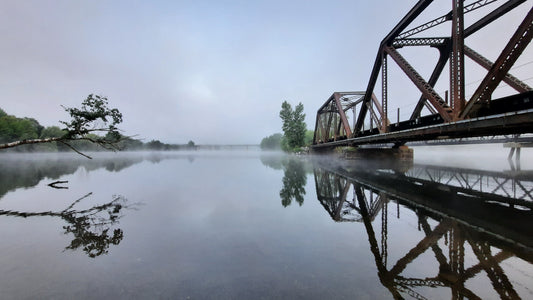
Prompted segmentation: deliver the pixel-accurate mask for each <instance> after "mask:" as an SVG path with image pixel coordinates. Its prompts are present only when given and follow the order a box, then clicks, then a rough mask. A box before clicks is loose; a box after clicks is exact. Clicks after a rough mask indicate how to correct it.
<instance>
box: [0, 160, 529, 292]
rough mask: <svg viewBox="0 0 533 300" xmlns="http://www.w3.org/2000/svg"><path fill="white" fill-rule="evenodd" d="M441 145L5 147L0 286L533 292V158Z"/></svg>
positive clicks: (0, 163)
mask: <svg viewBox="0 0 533 300" xmlns="http://www.w3.org/2000/svg"><path fill="white" fill-rule="evenodd" d="M415 151H416V150H415ZM459 152H460V151H459ZM437 153H438V152H434V153H432V154H428V153H427V152H426V155H425V156H424V155H420V156H419V157H420V158H419V159H417V161H415V164H414V165H406V164H392V165H390V164H385V163H383V162H380V163H377V162H357V163H355V162H351V163H341V162H339V161H334V160H322V159H311V158H297V157H296V158H290V157H287V156H284V155H281V154H275V153H260V152H252V151H250V152H215V151H213V152H205V153H197V152H177V153H159V154H157V153H120V154H96V155H95V158H94V159H93V160H88V159H85V158H83V157H80V156H76V155H75V154H59V155H58V154H45V155H39V156H36V155H23V154H2V155H0V237H2V243H1V244H0V293H1V298H2V299H27V298H39V299H73V298H76V299H85V298H87V299H105V298H107V299H110V298H112V299H124V298H163V299H206V298H208V299H261V298H265V299H276V298H283V299H392V298H428V299H462V298H482V299H494V298H495V299H497V298H511V299H515V298H516V299H519V298H522V299H531V298H533V285H532V283H533V265H532V262H533V254H532V253H533V250H532V249H533V241H532V240H533V239H532V237H533V226H532V225H533V214H532V212H531V209H532V208H533V201H532V194H533V172H528V171H527V169H528V168H529V169H533V167H532V166H530V165H528V162H527V161H526V162H523V163H522V165H521V166H516V165H510V164H509V163H508V162H507V161H506V160H505V155H503V157H499V158H498V159H494V158H492V159H487V157H482V159H471V158H466V159H463V160H461V159H455V160H454V159H449V158H448V159H445V158H443V156H442V155H441V154H437ZM455 153H457V151H456V152H455ZM487 155H488V158H490V157H491V156H490V154H487ZM437 157H438V158H440V159H436V158H437ZM523 157H524V154H523ZM478 158H479V155H478ZM526 160H527V159H526ZM483 161H484V163H483ZM57 181H60V182H59V183H56V184H55V185H54V186H53V187H51V186H49V185H48V184H51V183H53V182H57ZM54 187H55V188H54Z"/></svg>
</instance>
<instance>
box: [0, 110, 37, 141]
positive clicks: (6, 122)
mask: <svg viewBox="0 0 533 300" xmlns="http://www.w3.org/2000/svg"><path fill="white" fill-rule="evenodd" d="M36 122H37V121H35V120H34V119H28V118H17V117H15V116H10V115H7V114H6V115H5V116H3V117H0V142H1V143H9V142H12V141H15V140H17V139H23V140H24V139H35V138H37V137H38V136H39V129H40V128H42V126H40V125H38V124H39V123H36Z"/></svg>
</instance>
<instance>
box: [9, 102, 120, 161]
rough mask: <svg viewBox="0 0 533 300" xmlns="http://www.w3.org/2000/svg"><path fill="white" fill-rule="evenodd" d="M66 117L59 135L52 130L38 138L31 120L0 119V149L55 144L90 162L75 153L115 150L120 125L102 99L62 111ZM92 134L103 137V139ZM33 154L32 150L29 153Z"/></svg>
mask: <svg viewBox="0 0 533 300" xmlns="http://www.w3.org/2000/svg"><path fill="white" fill-rule="evenodd" d="M63 108H64V109H65V111H67V112H68V113H69V114H70V117H71V120H70V121H69V122H65V121H60V122H61V123H62V124H63V125H65V128H64V129H62V130H63V131H62V132H59V131H58V130H57V129H56V128H53V129H49V130H48V131H47V132H45V135H54V136H50V137H42V136H43V135H42V131H43V130H44V129H43V128H44V127H43V126H41V125H40V124H39V122H37V120H35V119H32V118H24V119H19V118H16V117H14V116H9V115H7V114H5V112H4V114H3V116H2V117H0V143H3V144H0V149H5V148H13V147H17V146H21V145H35V144H42V143H50V142H59V143H61V144H63V145H65V146H66V147H68V148H70V149H72V150H74V151H76V152H77V153H79V154H81V155H83V156H86V157H88V158H90V157H89V156H87V155H85V154H83V153H81V152H80V151H79V150H77V148H78V147H83V148H84V149H85V150H96V148H95V147H94V145H92V144H91V143H94V144H96V145H99V146H101V147H103V148H106V149H111V150H116V149H118V148H117V143H118V141H119V140H120V137H121V135H120V133H119V132H118V128H117V125H118V124H120V123H121V122H122V114H121V113H120V112H119V111H118V109H116V108H109V107H108V101H107V98H106V97H102V96H98V95H93V94H90V95H89V96H87V98H86V99H85V100H84V101H83V102H82V105H81V108H80V109H78V108H69V107H64V106H63ZM96 133H106V134H105V135H104V136H100V135H97V134H96ZM31 150H34V149H31Z"/></svg>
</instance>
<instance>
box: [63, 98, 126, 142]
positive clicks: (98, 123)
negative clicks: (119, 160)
mask: <svg viewBox="0 0 533 300" xmlns="http://www.w3.org/2000/svg"><path fill="white" fill-rule="evenodd" d="M107 105H108V101H107V98H106V97H102V96H99V95H94V94H90V95H89V96H87V98H86V99H85V100H83V102H82V103H81V109H78V108H72V107H63V108H64V109H65V111H66V112H68V113H69V114H70V117H71V118H72V119H71V120H70V122H65V121H60V123H62V124H64V125H65V126H66V127H65V128H64V130H66V131H67V134H66V137H67V138H70V139H76V138H84V137H86V135H87V134H89V133H92V132H106V133H107V135H106V137H109V136H111V137H115V136H117V135H120V133H119V132H118V128H117V125H118V124H120V123H122V114H121V113H120V112H119V111H118V109H116V108H111V109H110V108H109V107H108V106H107ZM97 141H105V142H109V141H112V142H114V141H116V140H115V139H114V138H113V139H111V140H110V139H107V138H102V139H99V140H97ZM104 144H105V143H104Z"/></svg>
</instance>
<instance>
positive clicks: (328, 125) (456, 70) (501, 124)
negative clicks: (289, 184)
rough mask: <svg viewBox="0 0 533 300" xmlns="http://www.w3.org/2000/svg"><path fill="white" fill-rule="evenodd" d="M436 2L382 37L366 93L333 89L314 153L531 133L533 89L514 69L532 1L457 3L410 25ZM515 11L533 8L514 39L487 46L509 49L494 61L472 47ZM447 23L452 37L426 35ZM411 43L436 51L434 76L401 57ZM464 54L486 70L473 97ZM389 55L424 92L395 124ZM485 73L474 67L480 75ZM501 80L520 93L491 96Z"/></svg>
mask: <svg viewBox="0 0 533 300" xmlns="http://www.w3.org/2000/svg"><path fill="white" fill-rule="evenodd" d="M432 2H433V1H432V0H420V1H418V3H416V5H415V6H414V7H413V8H412V9H411V10H410V11H409V12H408V13H407V15H406V16H405V17H404V18H403V19H402V20H401V21H400V22H399V23H398V24H397V25H396V26H395V27H394V29H392V31H391V32H390V33H389V34H388V35H387V36H386V37H385V38H384V39H383V40H382V42H381V44H380V45H379V50H378V53H377V56H376V59H375V62H374V66H373V68H372V72H371V75H370V80H369V82H368V85H367V88H366V90H365V91H351V92H334V93H333V94H332V95H331V96H330V97H329V98H328V100H327V101H326V102H325V103H324V104H323V105H322V106H321V107H320V109H319V110H318V112H317V116H316V123H315V134H314V139H313V145H312V146H311V147H312V149H313V150H315V151H320V150H326V149H329V148H332V147H336V146H359V145H376V144H393V145H394V146H400V145H403V144H405V143H408V142H414V141H432V140H446V139H455V140H456V141H457V140H460V139H465V138H477V137H487V136H505V135H512V136H514V137H517V136H518V135H520V134H525V133H533V89H532V88H531V87H530V86H529V85H527V84H526V83H525V82H524V81H522V80H520V79H518V78H517V77H515V76H513V75H511V74H510V73H509V71H510V70H511V67H512V66H513V65H514V63H515V62H516V61H517V60H518V58H519V57H520V56H521V54H522V53H523V52H524V50H525V49H526V47H527V46H528V44H529V43H530V41H531V39H532V37H533V28H532V25H533V8H532V7H531V6H532V5H531V1H526V0H509V1H503V3H501V2H502V1H498V0H480V1H474V2H472V3H466V2H467V1H463V0H452V1H450V2H451V3H452V8H451V10H450V11H445V12H444V14H443V15H442V16H439V17H437V18H435V19H432V20H430V21H428V22H425V23H423V24H422V25H419V26H414V27H410V26H413V25H411V24H413V23H416V24H420V23H421V21H420V20H419V19H421V18H422V17H421V15H422V14H423V13H424V12H426V9H427V8H428V7H429V6H430V4H431V3H432ZM498 3H499V6H498ZM480 8H483V9H480ZM478 9H479V10H478ZM516 10H520V11H526V10H528V13H527V15H526V16H525V18H524V19H523V20H522V22H521V23H520V24H519V25H518V27H517V28H515V30H514V33H513V34H512V36H510V37H509V38H508V39H494V40H492V41H490V42H491V44H490V45H488V46H487V47H488V48H490V49H501V48H503V50H501V52H500V54H499V55H498V56H497V58H496V60H495V61H491V60H489V59H488V58H486V57H484V56H483V55H482V54H481V53H479V52H478V51H476V50H475V49H473V48H470V47H469V46H467V45H466V42H467V41H468V38H469V37H471V36H475V34H476V33H478V32H480V31H481V32H482V31H483V29H485V31H487V29H486V28H487V26H489V25H490V24H492V23H493V22H495V21H497V20H498V19H500V18H501V17H503V16H504V15H506V14H508V13H510V12H512V11H516ZM474 11H475V13H473V12H474ZM480 11H481V12H480ZM483 12H486V13H483ZM470 16H472V18H473V20H469V19H467V20H468V21H470V22H469V23H468V24H471V25H469V26H467V27H465V18H467V17H470ZM474 18H475V19H474ZM415 21H416V22H415ZM422 22H423V21H422ZM446 25H449V26H450V28H449V30H448V32H450V34H449V35H448V36H424V35H423V33H424V32H426V30H429V29H432V28H434V27H437V26H440V27H441V28H442V27H443V26H446ZM504 25H505V26H507V24H504ZM498 44H500V45H498ZM408 47H417V49H422V51H424V52H427V51H425V50H424V49H428V48H430V49H436V50H437V51H438V55H439V56H438V59H437V61H436V63H435V66H434V68H433V71H432V73H431V75H430V76H429V78H424V77H423V76H422V75H420V73H419V72H418V71H417V70H416V69H415V68H414V67H413V65H412V64H411V63H410V62H409V61H408V60H407V59H406V58H405V57H404V56H402V54H401V53H400V49H402V48H408ZM465 56H466V57H468V58H469V59H470V60H472V61H473V62H474V63H475V64H477V65H478V66H480V67H481V68H483V69H485V70H486V74H485V76H484V77H483V79H482V80H481V81H480V82H479V84H478V86H477V87H475V88H474V89H473V94H472V96H470V97H469V98H468V99H467V97H466V93H465V76H466V75H467V71H470V69H469V68H467V67H466V65H465ZM389 58H392V60H393V61H394V63H396V65H397V66H398V67H399V68H400V69H401V70H402V71H403V72H404V73H405V75H407V77H408V78H409V79H410V82H411V83H412V85H414V87H416V88H417V90H418V91H419V92H420V97H419V99H418V102H417V103H416V105H415V106H414V110H413V111H412V112H411V113H410V117H409V118H408V119H406V120H400V113H399V110H398V116H397V118H396V121H395V122H393V121H391V119H393V118H391V117H390V116H389V111H388V107H389V96H391V97H390V98H393V97H392V96H393V95H389V94H388V85H389V84H388V82H389V78H388V68H387V64H388V63H389ZM418 59H419V58H418V57H417V60H418ZM420 59H422V58H420ZM446 66H448V67H449V72H448V74H449V85H448V88H447V90H446V92H444V94H445V95H444V96H443V95H441V94H439V93H437V91H436V90H435V89H434V88H435V85H436V84H437V82H438V81H439V79H440V78H441V75H442V74H443V71H444V69H445V67H446ZM473 73H474V72H472V74H473ZM479 73H480V72H479V71H476V73H475V74H479ZM481 73H482V72H481ZM378 79H380V81H381V90H380V91H379V93H378V94H379V95H380V99H378V97H377V96H376V94H375V93H374V92H375V90H376V89H377V87H376V86H377V83H378ZM391 79H392V78H391ZM445 81H446V80H445ZM502 82H503V83H505V84H507V85H509V86H510V87H511V88H512V89H513V90H514V94H511V95H509V96H506V97H503V98H498V99H493V92H494V91H495V90H496V88H497V87H498V85H499V84H500V83H502ZM448 95H449V97H448ZM396 98H398V97H396ZM448 98H449V99H448ZM352 116H353V118H352ZM349 119H351V120H352V121H350V120H349ZM507 141H508V140H507ZM517 141H519V140H517ZM459 143H460V142H459Z"/></svg>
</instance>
